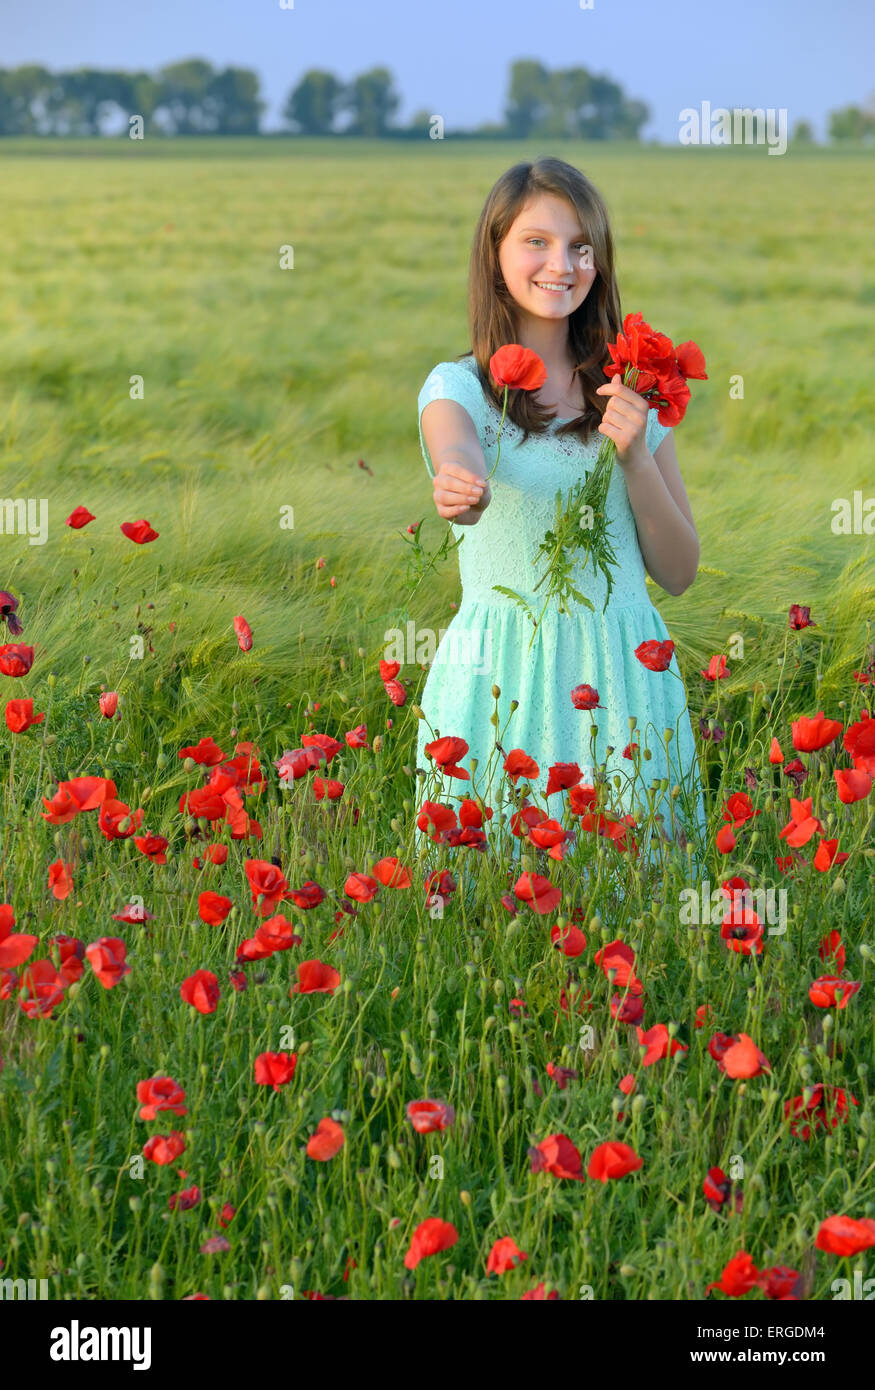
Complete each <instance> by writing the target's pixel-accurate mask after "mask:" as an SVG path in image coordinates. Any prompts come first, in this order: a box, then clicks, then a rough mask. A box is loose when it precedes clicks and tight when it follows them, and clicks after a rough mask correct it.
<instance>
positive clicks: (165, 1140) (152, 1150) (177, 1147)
mask: <svg viewBox="0 0 875 1390" xmlns="http://www.w3.org/2000/svg"><path fill="white" fill-rule="evenodd" d="M184 1151H185V1138H184V1136H183V1135H182V1134H181V1133H180V1132H179V1130H178V1129H174V1130H171V1132H170V1134H153V1135H152V1138H151V1139H147V1141H146V1143H145V1144H144V1145H143V1154H144V1156H145V1157H146V1158H148V1159H149V1160H150V1162H152V1163H158V1164H161V1166H162V1167H163V1166H165V1165H166V1164H168V1163H174V1162H175V1161H176V1159H177V1158H179V1155H180V1154H181V1153H183V1152H184Z"/></svg>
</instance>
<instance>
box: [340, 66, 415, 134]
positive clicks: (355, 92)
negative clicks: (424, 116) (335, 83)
mask: <svg viewBox="0 0 875 1390" xmlns="http://www.w3.org/2000/svg"><path fill="white" fill-rule="evenodd" d="M339 104H340V108H341V110H343V111H345V112H346V111H348V112H349V113H350V115H351V118H352V119H351V120H350V123H349V125H348V126H347V127H346V130H345V131H344V134H348V135H367V136H372V137H376V136H380V135H386V134H388V132H389V128H390V122H391V118H392V116H394V114H395V112H396V111H397V110H398V107H399V106H400V105H401V98H400V97H399V96H398V94H397V92H396V91H395V90H394V88H393V86H392V74H391V72H390V71H389V69H388V68H371V69H370V71H369V72H363V73H360V74H359V76H358V77H355V78H353V80H352V82H350V83H349V84H348V86H346V87H345V88H344V90H343V93H342V95H341V98H340V103H339Z"/></svg>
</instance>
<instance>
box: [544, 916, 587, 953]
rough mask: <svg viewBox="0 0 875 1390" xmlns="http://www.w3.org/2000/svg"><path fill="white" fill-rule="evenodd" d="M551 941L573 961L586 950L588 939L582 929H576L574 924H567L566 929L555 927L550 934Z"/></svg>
mask: <svg viewBox="0 0 875 1390" xmlns="http://www.w3.org/2000/svg"><path fill="white" fill-rule="evenodd" d="M550 940H551V941H552V942H553V945H554V946H555V947H556V949H557V950H559V951H561V952H562V954H563V955H564V956H570V957H571V958H572V959H574V957H575V956H579V955H581V954H582V953H583V952H584V951H585V950H586V937H585V936H584V934H583V932H582V931H581V930H580V927H575V926H574V924H573V923H572V922H568V923H566V925H565V926H564V927H559V926H555V927H553V928H552V930H551V932H550Z"/></svg>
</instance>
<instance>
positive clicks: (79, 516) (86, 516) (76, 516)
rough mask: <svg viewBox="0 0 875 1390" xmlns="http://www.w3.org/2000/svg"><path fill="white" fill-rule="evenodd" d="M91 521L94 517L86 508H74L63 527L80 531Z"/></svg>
mask: <svg viewBox="0 0 875 1390" xmlns="http://www.w3.org/2000/svg"><path fill="white" fill-rule="evenodd" d="M93 520H94V517H93V516H92V514H91V512H90V511H89V510H88V508H87V507H74V508H73V510H72V512H71V513H70V515H69V516H68V517H67V520H66V521H65V522H64V525H65V526H72V528H73V530H74V531H81V530H82V527H83V526H87V525H88V523H89V521H93Z"/></svg>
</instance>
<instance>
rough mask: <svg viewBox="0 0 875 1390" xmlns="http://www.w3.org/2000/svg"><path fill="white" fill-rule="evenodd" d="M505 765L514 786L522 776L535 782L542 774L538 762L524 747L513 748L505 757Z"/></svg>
mask: <svg viewBox="0 0 875 1390" xmlns="http://www.w3.org/2000/svg"><path fill="white" fill-rule="evenodd" d="M503 766H504V771H505V772H506V773H507V775H508V777H509V778H510V780H511V782H512V783H513V784H514V786H516V784H517V782H518V780H519V778H520V777H525V779H526V781H527V782H533V781H534V780H535V778H536V777H538V776H539V775H540V768H539V767H538V764H537V763H536V762H535V760H534V758H530V757H529V755H528V753H526V752H524V750H523V749H522V748H512V749H511V750H510V752H509V753H508V755H507V757H506V758H505V760H504V764H503Z"/></svg>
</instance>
